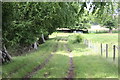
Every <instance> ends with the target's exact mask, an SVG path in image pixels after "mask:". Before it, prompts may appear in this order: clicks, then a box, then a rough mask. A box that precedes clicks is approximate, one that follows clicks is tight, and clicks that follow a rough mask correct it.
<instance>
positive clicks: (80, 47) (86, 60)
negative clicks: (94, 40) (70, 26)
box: [3, 33, 118, 78]
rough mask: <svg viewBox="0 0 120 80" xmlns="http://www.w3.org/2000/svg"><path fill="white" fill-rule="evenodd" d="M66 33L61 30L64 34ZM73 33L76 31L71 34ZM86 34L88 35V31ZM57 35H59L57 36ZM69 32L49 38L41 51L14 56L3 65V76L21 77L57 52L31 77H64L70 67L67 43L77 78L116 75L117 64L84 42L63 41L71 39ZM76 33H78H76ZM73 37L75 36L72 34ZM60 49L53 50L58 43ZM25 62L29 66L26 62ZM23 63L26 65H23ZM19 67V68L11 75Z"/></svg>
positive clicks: (115, 76)
mask: <svg viewBox="0 0 120 80" xmlns="http://www.w3.org/2000/svg"><path fill="white" fill-rule="evenodd" d="M63 34H64V33H62V34H61V33H60V36H59V35H58V37H60V38H61V37H62V36H64V35H63ZM70 35H74V34H70ZM85 35H86V34H85ZM55 36H56V35H55ZM68 36H69V34H65V36H64V37H62V40H63V41H62V40H60V41H58V42H56V41H55V40H54V39H52V40H48V41H47V42H46V43H45V44H42V45H40V48H39V50H37V51H36V52H34V53H31V54H28V55H26V56H19V57H14V58H13V62H11V63H10V64H5V65H3V78H6V77H11V78H22V77H23V76H25V75H26V74H27V73H28V72H31V71H32V70H33V69H34V68H35V67H36V66H38V65H39V64H41V63H42V62H43V61H44V60H45V59H46V58H47V57H48V55H49V54H51V53H52V54H54V56H53V57H52V58H51V59H50V62H49V63H48V64H47V65H46V66H45V67H44V68H42V69H41V70H38V71H37V73H36V74H34V75H33V77H32V78H65V76H67V73H68V69H69V59H70V58H69V54H68V51H67V48H66V46H65V45H68V46H69V48H70V49H71V50H72V54H73V63H74V66H75V68H74V72H75V76H74V77H75V78H117V77H118V67H117V66H115V65H114V64H111V63H110V62H108V60H106V59H105V58H104V57H101V56H100V55H99V54H98V53H97V54H96V53H95V52H94V51H92V50H91V49H90V48H87V46H86V45H84V44H83V43H74V44H73V43H71V42H67V41H64V38H65V39H67V40H68V41H69V40H71V38H70V37H72V36H69V37H68ZM74 36H75V35H74ZM72 38H74V37H72ZM56 44H58V47H57V48H58V49H57V51H56V52H54V53H53V51H54V49H55V45H56ZM25 64H26V65H25ZM23 65H24V66H23ZM19 66H22V67H21V68H20V69H19V70H18V71H16V72H15V73H13V74H12V75H11V76H9V73H10V72H12V71H13V72H14V70H15V69H17V68H18V67H19Z"/></svg>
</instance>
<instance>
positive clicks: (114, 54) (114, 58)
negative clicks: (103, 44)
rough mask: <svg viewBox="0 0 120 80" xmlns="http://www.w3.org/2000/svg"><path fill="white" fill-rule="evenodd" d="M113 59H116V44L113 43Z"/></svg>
mask: <svg viewBox="0 0 120 80" xmlns="http://www.w3.org/2000/svg"><path fill="white" fill-rule="evenodd" d="M113 60H115V45H113Z"/></svg>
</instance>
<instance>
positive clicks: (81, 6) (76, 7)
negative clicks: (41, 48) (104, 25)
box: [2, 2, 114, 47]
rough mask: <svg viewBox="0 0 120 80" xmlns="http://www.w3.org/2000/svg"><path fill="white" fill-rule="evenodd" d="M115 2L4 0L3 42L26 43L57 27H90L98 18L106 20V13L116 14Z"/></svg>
mask: <svg viewBox="0 0 120 80" xmlns="http://www.w3.org/2000/svg"><path fill="white" fill-rule="evenodd" d="M113 6H114V5H113V3H112V2H110V3H109V2H108V3H107V2H92V3H90V4H89V6H88V4H87V2H10V3H8V2H3V3H2V8H3V9H2V10H3V11H2V14H3V15H2V20H3V23H2V27H3V29H2V31H3V32H2V35H3V37H2V41H3V45H6V46H7V47H12V46H16V45H17V46H22V47H25V46H29V45H31V44H33V43H34V42H36V41H37V40H38V39H41V36H42V34H44V35H45V37H47V36H48V35H50V34H52V33H53V32H54V31H56V28H62V27H68V28H73V27H75V26H76V25H77V24H80V28H82V27H89V26H90V22H93V21H95V20H96V19H97V21H100V22H104V20H106V19H107V17H106V19H103V18H105V17H104V16H106V15H107V14H108V13H109V14H110V15H111V14H113V11H114V7H113ZM103 14H104V15H103Z"/></svg>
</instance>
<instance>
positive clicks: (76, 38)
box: [69, 34, 83, 43]
mask: <svg viewBox="0 0 120 80" xmlns="http://www.w3.org/2000/svg"><path fill="white" fill-rule="evenodd" d="M82 39H83V37H82V36H81V35H80V34H79V35H72V36H69V42H70V43H80V42H82Z"/></svg>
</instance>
